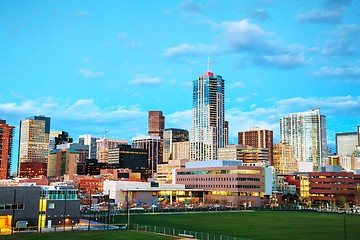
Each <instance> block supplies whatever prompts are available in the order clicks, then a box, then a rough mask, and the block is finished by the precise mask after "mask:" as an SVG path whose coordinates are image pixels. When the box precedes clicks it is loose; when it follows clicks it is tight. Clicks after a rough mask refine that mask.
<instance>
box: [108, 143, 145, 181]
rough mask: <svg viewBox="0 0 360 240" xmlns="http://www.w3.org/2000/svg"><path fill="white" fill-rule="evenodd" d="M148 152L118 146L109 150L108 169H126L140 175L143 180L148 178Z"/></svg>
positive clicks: (127, 146) (126, 146)
mask: <svg viewBox="0 0 360 240" xmlns="http://www.w3.org/2000/svg"><path fill="white" fill-rule="evenodd" d="M147 154H148V151H147V150H146V149H137V148H132V147H131V145H120V146H119V147H117V148H112V149H109V163H108V168H114V169H118V168H128V169H131V170H132V172H134V173H141V175H142V177H143V178H145V179H146V178H147V177H149V176H148V157H147Z"/></svg>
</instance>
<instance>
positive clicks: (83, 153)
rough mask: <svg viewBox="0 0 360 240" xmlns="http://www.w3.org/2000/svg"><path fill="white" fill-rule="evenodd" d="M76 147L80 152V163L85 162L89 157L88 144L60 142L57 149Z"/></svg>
mask: <svg viewBox="0 0 360 240" xmlns="http://www.w3.org/2000/svg"><path fill="white" fill-rule="evenodd" d="M68 148H71V149H74V150H76V151H77V152H78V154H79V159H78V161H77V162H78V163H83V162H85V159H88V156H89V146H88V145H82V144H79V143H64V144H59V145H57V146H56V149H63V150H65V149H68Z"/></svg>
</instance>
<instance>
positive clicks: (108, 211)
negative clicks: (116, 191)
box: [107, 189, 110, 230]
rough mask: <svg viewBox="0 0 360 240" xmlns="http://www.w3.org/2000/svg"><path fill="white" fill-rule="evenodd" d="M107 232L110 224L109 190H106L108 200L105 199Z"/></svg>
mask: <svg viewBox="0 0 360 240" xmlns="http://www.w3.org/2000/svg"><path fill="white" fill-rule="evenodd" d="M107 207H108V210H107V230H109V224H110V189H109V190H108V199H107Z"/></svg>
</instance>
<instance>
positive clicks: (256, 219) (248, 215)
mask: <svg viewBox="0 0 360 240" xmlns="http://www.w3.org/2000/svg"><path fill="white" fill-rule="evenodd" d="M116 220H117V221H118V222H125V216H119V217H118V219H116ZM131 223H139V224H146V225H153V226H162V227H170V228H176V229H184V230H191V231H197V232H204V233H214V234H222V235H227V236H235V237H243V238H249V239H253V240H258V239H259V240H260V239H291V240H296V239H299V240H300V239H301V240H304V239H317V240H319V239H326V240H331V239H334V240H338V239H344V217H343V215H341V214H333V213H314V212H276V211H262V212H228V213H225V212H223V213H188V214H151V215H132V216H131ZM346 229H347V231H346V232H347V239H348V240H355V239H360V216H351V215H346Z"/></svg>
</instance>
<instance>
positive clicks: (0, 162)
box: [0, 119, 15, 179]
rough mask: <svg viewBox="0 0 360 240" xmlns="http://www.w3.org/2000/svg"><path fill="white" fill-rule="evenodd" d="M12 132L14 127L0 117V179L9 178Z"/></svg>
mask: <svg viewBox="0 0 360 240" xmlns="http://www.w3.org/2000/svg"><path fill="white" fill-rule="evenodd" d="M14 132H15V127H13V126H9V125H8V124H6V120H1V119H0V179H6V178H10V168H11V155H12V146H13V145H12V144H13V139H14Z"/></svg>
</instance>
